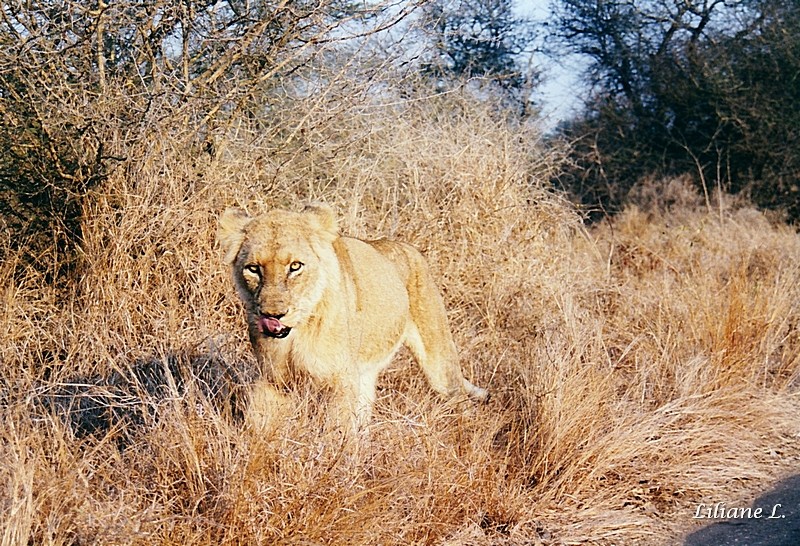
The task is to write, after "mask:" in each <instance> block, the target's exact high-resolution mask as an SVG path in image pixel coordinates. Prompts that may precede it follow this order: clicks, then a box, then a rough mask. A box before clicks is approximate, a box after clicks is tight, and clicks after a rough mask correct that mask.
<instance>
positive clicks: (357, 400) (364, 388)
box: [330, 369, 380, 435]
mask: <svg viewBox="0 0 800 546" xmlns="http://www.w3.org/2000/svg"><path fill="white" fill-rule="evenodd" d="M379 371H380V370H379V369H378V370H372V369H362V370H358V372H357V373H355V374H353V375H352V376H349V377H341V378H338V380H337V381H336V383H335V385H334V386H333V392H332V396H331V404H330V417H331V418H332V419H333V420H334V421H335V426H336V427H337V428H338V429H339V430H340V431H342V432H345V433H352V434H354V435H357V434H359V433H360V432H362V431H364V430H365V429H366V427H367V425H368V424H369V422H370V420H371V419H372V406H373V405H374V404H375V385H376V384H377V382H378V373H379Z"/></svg>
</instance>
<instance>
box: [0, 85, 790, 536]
mask: <svg viewBox="0 0 800 546" xmlns="http://www.w3.org/2000/svg"><path fill="white" fill-rule="evenodd" d="M359 108H361V109H360V110H358V111H354V110H350V111H348V112H346V113H347V114H348V115H339V116H336V117H330V116H328V117H326V116H322V115H321V114H320V113H319V112H317V111H315V110H313V109H309V110H305V111H301V112H300V113H297V112H294V113H293V112H282V113H281V115H283V116H285V119H283V120H281V121H280V123H281V126H283V127H285V131H284V134H283V135H282V138H283V140H282V142H284V143H285V142H289V144H288V145H285V146H283V147H281V148H275V146H274V142H275V140H274V139H264V138H259V137H257V136H254V135H253V134H251V133H250V132H248V131H247V130H246V128H243V127H229V128H227V129H226V130H225V131H224V132H221V133H220V134H218V135H216V142H217V146H216V150H215V154H214V156H213V157H208V156H203V155H202V154H198V157H196V158H195V159H194V160H193V161H189V160H188V159H186V158H185V157H184V155H185V153H184V152H183V151H182V150H180V149H178V148H177V147H176V148H175V149H172V148H171V147H170V143H171V142H173V141H174V140H173V139H171V138H169V137H168V135H165V137H164V138H163V139H152V140H151V141H149V142H147V143H143V144H142V146H141V149H139V150H136V151H135V153H137V154H139V157H141V161H140V162H139V163H138V164H137V165H138V166H137V167H136V168H131V169H130V170H129V171H128V172H119V173H117V175H116V176H115V178H114V179H113V180H112V181H111V183H110V184H109V185H108V186H107V187H106V189H105V191H99V192H97V193H96V194H95V195H94V196H93V198H92V200H91V202H90V203H89V204H88V205H87V211H86V212H87V214H86V220H85V225H84V234H85V241H84V244H83V245H82V247H81V250H82V256H81V260H82V269H81V271H80V276H79V279H78V281H77V282H76V283H75V285H74V286H72V287H68V288H63V287H62V288H53V287H49V286H48V285H47V284H45V282H44V278H45V277H46V271H43V269H45V268H48V267H54V266H53V263H57V260H58V257H57V256H42V257H41V259H40V260H39V261H38V262H39V263H41V268H36V267H30V268H29V270H28V271H27V272H26V273H25V274H24V275H22V276H21V277H20V276H17V277H16V278H15V277H14V271H15V270H18V269H19V267H20V265H19V264H20V263H22V262H15V261H14V260H10V261H9V262H7V263H5V264H3V265H2V266H0V287H2V288H1V290H2V292H1V293H0V299H2V302H3V304H2V306H0V309H1V310H0V313H1V315H0V316H2V324H3V327H2V332H3V335H4V338H3V340H2V344H0V359H2V364H3V367H2V375H1V376H0V381H2V382H1V383H0V388H2V392H0V396H2V398H1V399H0V402H2V412H3V423H4V424H3V426H2V429H0V483H3V484H4V486H3V489H2V493H0V536H2V541H3V543H4V544H86V543H100V544H198V545H199V544H215V545H217V544H308V545H310V544H387V545H388V544H443V545H444V544H447V545H453V546H455V545H467V544H472V545H481V544H493V545H502V544H538V543H545V544H561V543H598V544H631V543H637V542H641V543H649V544H650V543H658V542H667V541H670V540H674V538H675V537H676V536H678V535H679V533H681V532H682V531H683V530H685V529H687V528H688V527H689V526H690V525H691V524H692V521H691V515H692V514H693V513H694V506H695V505H696V503H699V502H711V501H714V502H716V501H728V502H731V501H734V500H736V499H744V498H746V497H747V496H748V495H749V494H752V493H753V491H755V490H756V489H757V488H758V487H763V486H764V485H765V484H766V483H767V482H768V481H769V480H771V479H774V478H775V477H776V476H778V475H780V474H781V473H782V472H785V471H786V469H787V468H789V467H790V466H791V465H792V464H793V465H794V466H795V467H796V466H797V461H798V450H797V448H796V446H795V444H796V439H797V436H798V434H800V425H798V423H797V418H796V416H797V414H798V410H800V399H799V398H798V394H797V393H798V384H799V382H798V381H799V380H800V377H798V374H800V357H798V355H800V337H799V336H800V334H799V333H798V330H797V325H798V322H799V321H800V309H798V302H800V293H799V292H800V282H798V281H800V241H798V237H797V235H796V234H795V232H794V231H793V230H791V229H788V228H786V227H784V226H781V225H777V224H774V223H771V222H770V221H768V220H767V219H766V218H765V217H764V216H763V215H761V214H760V213H758V212H755V211H753V210H751V209H749V208H738V209H737V208H724V207H722V208H715V209H714V211H713V213H708V212H706V211H705V210H704V208H702V207H699V206H695V204H693V203H692V200H691V199H687V198H685V193H683V194H681V195H682V198H681V204H680V206H679V207H677V206H676V207H673V208H672V210H669V208H668V207H661V208H659V207H658V206H655V205H654V206H651V207H650V208H649V209H646V210H644V209H643V210H640V209H635V208H632V209H630V210H628V211H627V212H625V213H624V214H622V215H621V216H619V217H618V218H616V219H615V220H613V222H610V223H608V224H605V225H602V226H599V227H597V228H595V229H592V230H590V231H587V230H585V229H584V228H583V227H582V225H581V223H580V221H579V217H578V215H577V214H576V213H575V212H574V211H573V210H572V209H571V208H570V207H569V206H568V205H567V204H566V203H565V202H564V201H563V200H561V199H560V198H559V197H558V196H556V195H554V194H552V193H549V192H547V191H545V190H543V189H542V184H543V183H542V181H543V180H546V179H547V176H548V174H549V173H550V170H551V169H554V168H556V166H557V158H556V157H554V156H553V152H549V153H546V152H544V151H543V147H542V146H541V145H540V143H539V142H538V136H537V134H538V133H537V131H536V129H535V128H531V127H524V126H514V125H513V124H509V123H508V122H507V120H505V119H503V118H502V116H500V115H498V114H496V113H492V112H490V111H487V110H485V109H482V108H481V107H479V106H476V105H474V104H471V103H470V102H469V101H467V100H462V99H460V98H457V97H454V96H449V97H439V98H437V99H432V100H429V101H419V102H415V103H408V104H403V103H400V104H397V105H394V106H385V105H384V107H383V108H377V107H370V106H363V105H362V106H360V107H359ZM276 115H277V114H276ZM292 116H294V117H292ZM644 193H646V192H644ZM657 193H658V192H656V194H657ZM318 199H322V200H325V201H327V202H329V203H331V204H333V205H334V206H335V207H336V208H337V210H338V211H339V212H340V213H341V215H342V225H343V227H344V230H345V231H346V232H347V233H349V234H353V235H356V236H365V237H373V236H390V237H396V238H400V239H404V240H407V241H410V242H412V243H414V244H416V245H417V246H418V247H419V248H421V249H422V250H424V252H425V254H426V255H427V257H428V259H429V261H430V263H431V267H432V268H433V270H434V275H435V276H436V278H437V279H438V280H439V282H440V285H441V286H442V288H443V289H444V291H445V296H446V300H447V304H448V309H449V311H450V316H451V321H452V325H453V328H454V330H455V336H456V340H457V343H458V345H459V347H460V350H461V355H462V360H463V366H464V368H465V370H466V372H467V375H468V376H470V377H471V378H473V379H474V380H475V382H476V383H477V384H479V385H481V386H487V387H489V388H490V389H491V390H492V392H493V399H492V401H491V402H490V403H489V404H487V405H485V406H480V407H474V406H466V407H451V406H450V405H448V404H444V403H442V401H440V400H438V399H435V398H433V397H431V396H430V392H429V390H428V388H427V386H426V384H425V381H424V378H423V377H422V375H421V374H420V373H419V372H418V371H417V370H416V369H415V368H414V367H413V366H412V365H410V364H409V362H410V359H409V358H408V357H407V356H403V357H402V358H400V359H398V362H397V364H396V365H395V366H394V367H393V368H392V369H391V370H390V371H389V372H387V373H386V374H385V376H384V377H383V379H382V382H381V391H380V392H379V400H378V403H377V406H376V419H375V421H374V423H373V425H372V426H371V431H370V440H369V442H367V443H365V444H364V445H363V446H362V447H361V449H360V451H359V452H358V454H356V455H354V454H352V453H349V452H347V453H346V452H343V450H342V449H340V447H341V446H340V445H339V444H338V442H337V441H336V439H335V438H331V437H325V436H324V435H323V434H322V433H320V432H318V431H319V430H320V427H319V423H320V417H319V415H318V414H317V408H316V407H315V405H314V404H313V403H312V402H311V401H310V400H309V401H308V403H306V404H304V405H303V406H302V407H299V408H297V413H296V416H295V418H294V419H292V420H291V421H289V422H287V423H286V424H285V426H284V427H283V428H282V429H281V430H279V431H277V432H276V433H275V434H274V435H273V436H271V437H258V436H256V435H254V434H252V433H251V432H250V431H248V430H242V428H241V427H240V425H239V424H238V422H237V421H236V419H233V418H231V417H230V415H229V413H230V412H228V411H227V410H226V409H225V408H222V409H220V407H219V406H217V405H215V404H214V403H212V402H213V400H211V399H209V398H208V397H207V396H205V395H204V392H205V390H206V389H204V388H203V384H202V383H201V382H200V381H199V379H201V377H200V374H199V373H197V372H192V371H191V370H192V367H193V366H196V364H197V363H198V362H203V361H209V360H210V361H213V362H215V363H217V364H218V365H220V366H222V367H223V368H230V369H233V370H238V372H237V373H239V374H240V376H241V377H246V376H247V375H248V373H250V372H249V371H248V370H251V369H252V365H253V358H252V356H251V355H250V353H249V347H248V345H247V341H246V335H245V327H244V319H243V314H242V312H241V309H240V308H239V306H238V305H239V304H238V303H237V301H236V298H235V295H234V294H233V290H232V287H231V286H230V283H229V281H228V278H227V271H225V268H224V267H223V266H222V265H221V263H220V259H219V256H218V253H217V251H216V249H215V248H214V243H213V240H214V231H215V228H216V226H215V221H216V215H217V214H218V212H219V211H220V210H221V209H222V208H223V207H224V206H226V205H232V204H239V205H243V206H246V207H247V208H249V209H250V210H251V212H258V211H262V210H265V209H268V208H270V207H273V206H290V207H291V206H298V205H299V204H300V203H301V202H303V201H307V200H318ZM142 362H150V363H151V364H152V363H155V365H156V367H158V366H160V364H159V363H163V364H166V363H167V362H170V363H177V364H176V365H177V368H175V369H172V368H170V372H173V371H174V372H175V373H174V374H172V373H166V371H165V372H164V374H163V375H164V377H165V379H164V383H165V385H166V386H165V387H164V388H163V389H161V390H160V391H158V392H146V391H147V389H143V390H142V391H137V390H136V388H134V389H133V390H134V392H133V394H131V392H130V389H128V391H125V392H123V393H122V394H120V392H121V391H118V390H116V391H115V390H114V389H113V388H112V387H114V385H116V386H117V387H119V383H118V382H117V383H113V381H112V382H111V383H113V384H112V385H111V387H109V389H110V390H109V392H110V393H111V394H112V395H113V396H111V397H107V398H104V399H103V400H105V401H106V402H108V401H111V403H113V404H115V405H118V406H121V407H123V411H122V414H123V417H122V418H120V419H119V420H116V421H113V425H114V426H113V427H112V430H111V431H110V432H108V433H98V434H95V435H93V436H92V435H90V436H87V437H79V436H77V435H76V434H75V433H74V431H73V430H71V429H70V427H69V426H68V425H67V424H65V421H64V419H63V418H62V416H60V415H57V414H58V413H59V412H63V411H64V409H65V406H63V405H61V406H59V405H50V406H47V405H45V406H44V409H43V406H42V403H41V401H42V400H47V399H48V397H51V398H50V399H52V393H53V392H62V391H59V389H62V390H63V387H60V385H63V384H65V383H70V382H73V383H74V382H76V381H78V379H79V378H83V379H81V380H82V381H86V382H97V381H98V379H97V378H100V377H106V378H109V377H116V378H120V377H131V374H132V373H133V371H132V370H134V369H135V368H136V366H140V365H141V363H142ZM137 363H138V364H137ZM164 369H165V370H166V369H167V368H164ZM176 370H177V371H176ZM179 370H183V379H186V378H187V377H188V382H187V383H186V384H182V383H181V378H179V377H174V376H175V375H179V374H178V371H179ZM76 378H77V379H76ZM87 378H88V379H87ZM231 382H235V381H233V380H231ZM111 383H110V384H111ZM114 388H116V387H114ZM78 390H79V389H78ZM123 391H124V389H123ZM126 393H127V394H126ZM115 397H116V398H115ZM125 404H128V405H129V406H130V407H132V408H133V409H130V408H129V409H127V410H126V409H125V408H124V406H125ZM47 408H50V409H49V410H48V409H47ZM125 411H128V413H127V414H126V413H125ZM54 414H56V415H54Z"/></svg>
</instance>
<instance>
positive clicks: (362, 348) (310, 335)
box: [217, 205, 488, 431]
mask: <svg viewBox="0 0 800 546" xmlns="http://www.w3.org/2000/svg"><path fill="white" fill-rule="evenodd" d="M217 238H218V241H219V245H220V248H221V250H222V253H223V255H224V261H225V262H226V263H227V264H229V265H230V266H231V270H232V275H233V283H234V285H235V287H236V291H237V292H238V294H239V296H240V298H241V299H242V301H243V302H244V307H245V310H246V315H247V325H248V331H249V335H250V342H251V344H252V348H253V351H254V353H255V356H256V359H257V361H258V366H259V369H260V374H261V377H260V379H259V380H258V381H257V382H256V383H255V385H253V388H252V390H251V406H253V407H254V408H251V411H254V412H256V414H257V415H258V417H256V419H257V420H258V419H265V418H267V419H268V418H269V415H268V414H270V413H275V411H276V408H278V407H280V406H286V405H287V398H286V397H287V393H289V392H290V391H291V390H292V389H293V388H294V387H296V385H297V383H298V380H299V379H300V378H308V379H310V380H311V381H310V384H311V385H314V386H315V387H316V386H318V387H323V388H324V389H325V392H328V393H329V398H330V400H331V404H332V406H333V407H332V409H335V415H334V419H335V422H336V423H337V424H338V426H343V427H344V426H348V427H352V429H353V430H355V431H358V430H361V429H363V428H364V427H365V425H367V424H368V423H369V421H370V420H371V414H372V407H373V403H374V402H375V388H376V382H377V380H378V376H379V374H380V373H381V371H383V370H384V369H385V368H386V367H387V366H388V365H389V363H390V362H391V361H392V358H393V357H394V355H395V353H397V351H398V349H399V348H400V346H401V345H403V344H405V345H406V346H407V347H408V348H409V349H410V350H411V352H412V354H413V355H414V357H415V359H416V361H417V362H418V364H419V365H420V366H421V368H422V370H423V372H424V374H425V376H426V378H427V380H428V382H429V383H430V386H431V387H432V388H433V390H434V391H436V392H437V393H439V394H441V395H443V396H445V397H447V398H453V397H458V396H459V395H466V396H467V397H469V398H471V399H473V400H476V401H485V400H487V398H488V392H487V391H486V390H485V389H482V388H479V387H476V386H475V385H473V384H472V383H470V382H469V381H468V380H467V379H465V378H464V376H463V374H462V371H461V368H460V365H459V359H458V353H457V351H456V346H455V343H454V342H453V336H452V334H451V332H450V328H449V326H448V322H447V315H446V311H445V306H444V300H443V299H442V296H441V294H440V293H439V290H438V289H437V287H436V284H435V282H434V279H433V277H432V275H431V273H430V271H429V269H428V266H427V264H426V262H425V259H424V258H423V256H422V254H420V253H419V252H418V251H417V250H416V249H414V248H413V247H412V246H410V245H408V244H405V243H401V242H396V241H389V240H385V239H381V240H375V241H363V240H360V239H356V238H352V237H346V236H343V235H340V233H339V227H338V223H337V219H336V216H335V214H334V212H333V210H332V209H331V208H330V207H328V206H327V205H311V206H308V207H306V209H305V210H304V211H303V212H289V211H284V210H272V211H270V212H268V213H266V214H263V215H261V216H256V217H250V216H248V214H247V213H245V212H244V211H242V210H241V209H238V208H229V209H227V210H226V211H225V212H224V213H223V214H222V216H221V217H220V220H219V231H218V237H217ZM259 412H261V413H259Z"/></svg>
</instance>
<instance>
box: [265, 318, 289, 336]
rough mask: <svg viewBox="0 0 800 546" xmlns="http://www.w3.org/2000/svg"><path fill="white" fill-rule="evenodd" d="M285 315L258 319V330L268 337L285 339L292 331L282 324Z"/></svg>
mask: <svg viewBox="0 0 800 546" xmlns="http://www.w3.org/2000/svg"><path fill="white" fill-rule="evenodd" d="M282 316H283V315H261V316H260V317H259V319H258V330H259V331H260V332H261V333H262V334H263V335H265V336H267V337H274V338H278V339H280V338H284V337H286V336H288V335H289V332H291V331H292V329H291V328H290V327H289V326H286V325H284V324H283V323H282V322H281V320H280V319H281V317H282Z"/></svg>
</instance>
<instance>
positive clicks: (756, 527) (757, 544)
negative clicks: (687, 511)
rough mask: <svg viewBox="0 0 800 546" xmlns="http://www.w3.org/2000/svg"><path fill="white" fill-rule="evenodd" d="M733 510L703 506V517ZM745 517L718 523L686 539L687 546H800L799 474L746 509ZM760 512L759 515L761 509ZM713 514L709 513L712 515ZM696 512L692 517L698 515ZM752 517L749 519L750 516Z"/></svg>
mask: <svg viewBox="0 0 800 546" xmlns="http://www.w3.org/2000/svg"><path fill="white" fill-rule="evenodd" d="M731 508H732V507H728V506H725V507H717V505H716V504H709V505H701V508H699V513H700V514H711V515H713V514H714V511H715V510H716V512H717V513H718V514H721V513H722V510H727V509H731ZM746 508H750V510H744V511H743V512H744V517H737V518H730V519H725V520H723V521H717V522H716V523H712V524H711V525H708V526H707V527H703V528H702V529H700V530H698V531H695V532H694V533H692V534H690V535H689V536H688V537H686V541H685V542H684V546H729V545H731V546H732V545H737V546H741V545H747V546H797V545H798V544H800V475H795V476H792V477H790V478H787V479H785V480H783V481H782V482H780V483H778V485H777V486H776V487H775V488H774V489H772V490H771V491H769V492H767V493H765V494H763V495H762V496H760V497H759V498H757V499H756V500H755V501H754V502H753V504H752V506H750V507H746ZM759 508H760V509H761V511H760V512H758V511H757V510H758V509H759ZM709 511H710V512H709ZM696 514H697V512H696V513H695V514H693V515H696ZM740 514H742V512H740ZM748 516H749V517H748Z"/></svg>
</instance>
